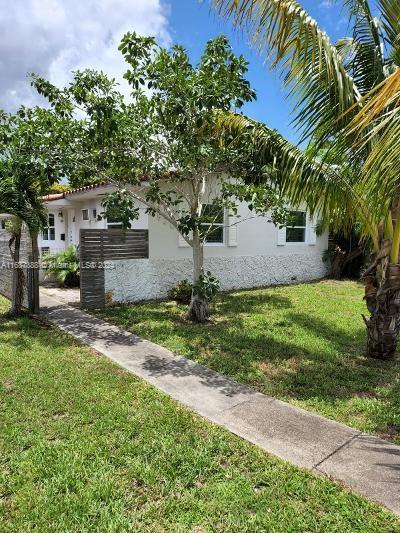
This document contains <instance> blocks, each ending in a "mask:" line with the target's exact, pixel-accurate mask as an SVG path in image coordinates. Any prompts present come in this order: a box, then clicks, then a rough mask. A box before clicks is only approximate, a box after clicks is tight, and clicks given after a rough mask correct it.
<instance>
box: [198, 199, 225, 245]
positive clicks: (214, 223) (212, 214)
mask: <svg viewBox="0 0 400 533" xmlns="http://www.w3.org/2000/svg"><path fill="white" fill-rule="evenodd" d="M203 219H204V222H203V223H202V226H203V228H204V231H203V232H202V233H203V235H204V234H207V235H206V241H205V242H206V243H207V244H223V242H224V210H223V208H221V207H219V206H217V205H213V204H207V205H204V206H203ZM210 228H211V229H210Z"/></svg>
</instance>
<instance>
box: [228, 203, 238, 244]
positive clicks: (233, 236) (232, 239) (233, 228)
mask: <svg viewBox="0 0 400 533" xmlns="http://www.w3.org/2000/svg"><path fill="white" fill-rule="evenodd" d="M237 222H238V217H237V216H235V215H234V214H233V212H232V211H229V213H228V246H237V245H238V230H237Z"/></svg>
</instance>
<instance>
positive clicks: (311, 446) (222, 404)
mask: <svg viewBox="0 0 400 533" xmlns="http://www.w3.org/2000/svg"><path fill="white" fill-rule="evenodd" d="M41 302H42V313H43V316H44V318H45V319H46V320H47V321H49V322H50V323H52V324H54V325H55V326H57V327H59V328H60V329H62V330H64V331H66V332H67V333H69V334H71V335H72V336H73V337H75V338H76V339H78V340H80V341H82V342H83V343H85V344H87V345H89V346H90V347H92V348H94V349H95V350H97V351H98V352H100V353H102V354H104V355H105V356H107V357H108V358H109V359H111V360H112V361H114V362H116V363H118V364H119V365H120V366H122V367H123V368H125V369H127V370H129V371H130V372H133V373H134V374H136V375H137V376H139V377H141V378H143V379H144V380H146V381H147V382H149V383H151V384H152V385H154V386H155V387H157V388H158V389H160V390H162V391H163V392H165V393H166V394H168V395H169V396H171V397H172V398H175V399H176V400H178V401H180V402H181V403H182V404H184V405H186V406H187V407H189V408H190V409H192V410H193V411H195V412H196V413H199V414H200V415H202V416H204V417H205V418H207V419H209V420H211V421H212V422H215V423H216V424H218V425H220V426H222V427H224V428H226V429H228V430H229V431H231V432H233V433H235V434H236V435H239V436H240V437H242V438H244V439H246V440H248V441H250V442H252V443H253V444H256V445H257V446H259V447H261V448H262V449H263V450H265V451H267V452H270V453H272V454H274V455H277V456H278V457H280V458H282V459H284V460H286V461H289V462H290V463H293V464H295V465H297V466H299V467H302V468H307V469H309V470H311V471H313V472H314V473H319V474H325V475H327V476H330V477H332V478H334V479H336V480H338V481H340V482H342V483H344V484H345V485H346V486H348V487H350V488H351V489H353V490H354V491H356V492H359V493H360V494H363V495H364V496H366V497H367V498H369V499H370V500H372V501H376V502H379V503H381V504H383V505H385V506H386V507H388V508H389V509H391V510H392V511H394V512H395V513H397V514H400V446H396V445H394V444H392V443H390V442H387V441H384V440H381V439H378V438H376V437H373V436H371V435H366V434H363V433H361V432H360V431H356V430H354V429H352V428H350V427H347V426H344V425H342V424H338V423H336V422H333V421H331V420H327V419H325V418H323V417H321V416H318V415H314V414H312V413H309V412H307V411H304V410H302V409H299V408H297V407H294V406H293V405H290V404H287V403H284V402H281V401H279V400H275V399H274V398H269V397H267V396H264V395H263V394H260V393H258V392H255V391H254V390H252V389H249V388H248V387H245V386H243V385H240V384H238V383H236V382H234V381H232V380H230V379H227V378H225V377H224V376H221V375H220V374H217V373H216V372H213V371H212V370H210V369H208V368H205V367H204V366H202V365H199V364H197V363H194V362H193V361H190V360H188V359H185V358H184V357H177V356H176V355H174V354H172V353H171V352H170V351H169V350H167V349H165V348H162V347H161V346H158V345H157V344H153V343H152V342H148V341H145V340H142V339H140V338H139V337H136V336H135V335H132V334H130V333H127V332H126V331H123V330H121V329H119V328H117V327H116V326H112V325H110V324H109V323H107V322H105V321H103V320H100V319H98V318H95V317H93V316H91V315H88V314H86V313H83V312H82V311H80V310H78V309H75V308H73V307H70V306H68V305H66V304H65V303H63V302H60V301H59V300H57V299H55V298H54V297H51V296H49V295H48V294H47V295H46V294H44V293H42V295H41Z"/></svg>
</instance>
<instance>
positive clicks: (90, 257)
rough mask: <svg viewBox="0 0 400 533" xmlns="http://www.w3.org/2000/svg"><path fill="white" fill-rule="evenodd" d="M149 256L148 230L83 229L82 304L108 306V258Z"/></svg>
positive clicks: (112, 259)
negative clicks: (106, 288) (106, 279)
mask: <svg viewBox="0 0 400 533" xmlns="http://www.w3.org/2000/svg"><path fill="white" fill-rule="evenodd" d="M148 257H149V232H148V230H141V229H140V230H122V229H81V231H80V261H81V274H80V278H81V307H82V308H86V309H101V308H103V307H105V303H106V302H105V277H104V268H105V266H106V267H107V265H104V263H105V262H107V263H110V266H111V267H112V264H113V263H114V261H123V260H126V259H146V258H148Z"/></svg>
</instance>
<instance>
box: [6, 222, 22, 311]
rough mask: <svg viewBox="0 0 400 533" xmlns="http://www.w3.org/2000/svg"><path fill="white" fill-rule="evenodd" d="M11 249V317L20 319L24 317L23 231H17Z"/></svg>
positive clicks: (12, 239) (10, 243) (10, 245)
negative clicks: (21, 258)
mask: <svg viewBox="0 0 400 533" xmlns="http://www.w3.org/2000/svg"><path fill="white" fill-rule="evenodd" d="M9 248H10V252H11V258H12V261H13V263H14V264H13V271H12V276H13V279H12V296H11V311H10V315H11V316H13V317H18V316H21V315H22V307H23V302H24V284H25V276H24V271H23V270H22V268H20V267H19V261H20V257H21V230H20V231H17V232H16V233H15V235H13V237H12V238H11V239H10V242H9Z"/></svg>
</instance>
